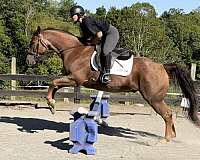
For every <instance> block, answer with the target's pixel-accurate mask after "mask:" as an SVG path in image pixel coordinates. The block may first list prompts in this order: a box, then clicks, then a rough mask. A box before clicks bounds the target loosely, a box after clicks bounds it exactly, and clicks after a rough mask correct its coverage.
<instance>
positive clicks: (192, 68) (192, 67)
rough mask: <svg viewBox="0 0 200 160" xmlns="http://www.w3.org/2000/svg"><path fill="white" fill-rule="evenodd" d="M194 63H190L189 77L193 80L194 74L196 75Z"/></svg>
mask: <svg viewBox="0 0 200 160" xmlns="http://www.w3.org/2000/svg"><path fill="white" fill-rule="evenodd" d="M196 66H197V65H196V63H192V65H191V78H192V80H193V81H195V75H196Z"/></svg>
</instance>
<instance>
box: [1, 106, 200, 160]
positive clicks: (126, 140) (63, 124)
mask: <svg viewBox="0 0 200 160" xmlns="http://www.w3.org/2000/svg"><path fill="white" fill-rule="evenodd" d="M59 106H60V107H59ZM61 106H63V104H62V105H61V104H57V107H58V111H57V112H56V115H54V116H53V115H51V114H50V112H49V110H47V109H42V108H41V109H37V110H36V109H34V108H32V107H28V108H26V107H25V106H16V107H9V106H8V107H5V106H0V115H1V116H0V125H1V127H0V142H1V143H0V159H2V160H3V159H5V160H86V159H90V160H119V159H124V160H199V159H200V129H198V128H196V127H195V126H193V125H192V124H191V123H190V122H189V121H188V120H187V119H185V118H180V117H178V118H177V119H176V123H175V125H176V131H177V138H175V139H174V140H173V141H172V142H170V143H168V144H166V145H161V144H159V143H158V141H159V139H160V138H161V137H162V136H163V135H164V123H163V120H162V119H161V118H160V117H159V116H157V115H156V114H154V113H153V114H152V115H150V113H151V110H150V108H148V107H133V106H111V111H112V114H111V116H110V117H109V119H108V123H109V125H110V126H109V127H107V128H100V129H99V135H98V141H97V143H95V144H94V146H95V147H96V149H97V154H96V155H94V156H87V155H84V154H82V153H79V154H75V155H73V154H70V153H68V150H69V148H70V147H71V146H72V145H71V142H70V141H69V111H70V110H71V109H72V108H75V107H79V106H82V105H79V106H75V105H73V104H71V105H68V106H66V105H65V106H64V107H61Z"/></svg>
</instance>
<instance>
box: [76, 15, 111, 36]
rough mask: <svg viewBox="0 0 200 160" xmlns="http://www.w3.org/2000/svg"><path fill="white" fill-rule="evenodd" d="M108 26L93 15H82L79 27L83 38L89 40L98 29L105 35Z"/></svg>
mask: <svg viewBox="0 0 200 160" xmlns="http://www.w3.org/2000/svg"><path fill="white" fill-rule="evenodd" d="M109 26H110V25H109V24H108V23H106V22H104V21H97V20H96V19H94V18H93V17H84V18H83V20H82V23H80V28H81V30H82V33H83V38H84V39H85V40H91V39H92V38H94V37H95V36H96V33H97V32H99V31H101V32H103V35H104V36H105V35H106V32H107V31H108V30H109Z"/></svg>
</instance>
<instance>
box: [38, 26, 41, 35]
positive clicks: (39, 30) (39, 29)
mask: <svg viewBox="0 0 200 160" xmlns="http://www.w3.org/2000/svg"><path fill="white" fill-rule="evenodd" d="M40 32H41V28H40V26H38V28H37V33H38V34H40Z"/></svg>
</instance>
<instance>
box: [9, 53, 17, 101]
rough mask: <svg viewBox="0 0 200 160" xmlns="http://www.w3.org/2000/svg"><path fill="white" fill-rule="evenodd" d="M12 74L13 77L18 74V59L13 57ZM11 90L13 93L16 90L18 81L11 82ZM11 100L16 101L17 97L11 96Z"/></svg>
mask: <svg viewBox="0 0 200 160" xmlns="http://www.w3.org/2000/svg"><path fill="white" fill-rule="evenodd" d="M11 74H13V75H15V74H16V58H15V57H12V62H11ZM11 90H12V91H14V90H16V80H11ZM10 98H11V100H15V96H11V97H10Z"/></svg>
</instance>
